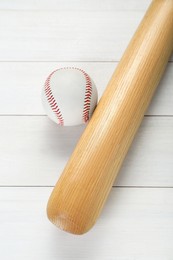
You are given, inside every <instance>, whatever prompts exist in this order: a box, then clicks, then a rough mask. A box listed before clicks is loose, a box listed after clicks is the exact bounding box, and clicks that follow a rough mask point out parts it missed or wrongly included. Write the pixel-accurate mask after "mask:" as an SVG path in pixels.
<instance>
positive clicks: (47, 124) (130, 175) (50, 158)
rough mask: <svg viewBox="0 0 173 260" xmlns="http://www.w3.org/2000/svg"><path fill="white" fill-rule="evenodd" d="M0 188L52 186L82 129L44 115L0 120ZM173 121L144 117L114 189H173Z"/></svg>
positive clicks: (9, 117)
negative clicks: (58, 124) (58, 123)
mask: <svg viewBox="0 0 173 260" xmlns="http://www.w3.org/2000/svg"><path fill="white" fill-rule="evenodd" d="M0 125H1V127H0V144H1V149H0V158H1V159H0V168H1V175H0V185H17V186H18V185H26V186H29V185H44V186H49V185H55V183H56V181H57V179H58V177H59V176H60V174H61V172H62V170H63V168H64V166H65V164H66V162H67V160H68V158H69V156H70V154H71V153H72V151H73V149H74V147H75V145H76V143H77V141H78V139H79V137H80V135H81V134H82V131H83V130H84V126H77V127H66V128H63V127H58V126H57V125H56V124H55V123H53V122H51V121H50V120H48V119H47V117H45V116H35V117H34V116H31V117H30V116H19V117H17V116H16V117H15V116H8V117H7V116H5V117H2V116H1V117H0ZM172 129H173V118H172V117H145V119H144V121H143V123H142V125H141V127H140V130H139V132H138V134H137V136H136V138H135V140H134V142H133V145H132V147H131V149H130V151H129V153H128V155H127V158H126V160H125V162H124V165H123V167H122V170H121V171H120V174H119V176H118V179H117V182H116V183H115V185H117V186H136V185H139V186H167V187H169V186H173V175H172V172H173V160H172V158H173V131H172Z"/></svg>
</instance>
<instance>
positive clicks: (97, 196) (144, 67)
mask: <svg viewBox="0 0 173 260" xmlns="http://www.w3.org/2000/svg"><path fill="white" fill-rule="evenodd" d="M172 50H173V0H154V1H153V2H152V3H151V5H150V7H149V9H148V11H147V12H146V15H145V16H144V18H143V20H142V22H141V23H140V25H139V27H138V29H137V31H136V33H135V35H134V37H133V38H132V40H131V41H130V44H129V45H128V47H127V49H126V51H125V53H124V55H123V57H122V59H121V61H120V63H119V65H118V67H117V68H116V70H115V72H114V73H113V76H112V78H111V80H110V81H109V83H108V86H107V88H106V90H105V92H104V94H103V96H102V98H101V100H100V102H99V104H98V106H97V108H96V110H95V112H94V114H93V116H92V118H91V120H90V122H89V124H88V126H87V127H86V129H85V131H84V133H83V135H82V136H81V138H80V140H79V142H78V144H77V146H76V148H75V150H74V152H73V154H72V156H71V158H70V160H69V161H68V163H67V165H66V167H65V169H64V172H63V174H62V175H61V177H60V179H59V181H58V182H57V184H56V186H55V188H54V190H53V192H52V194H51V196H50V199H49V202H48V207H47V214H48V217H49V219H50V220H51V221H52V222H53V223H54V224H55V225H56V226H58V227H60V228H61V229H63V230H66V231H68V232H71V233H74V234H83V233H85V232H87V231H88V230H89V229H90V228H91V227H92V226H93V225H94V223H95V222H96V220H97V218H98V216H99V214H100V212H101V210H102V208H103V205H104V203H105V201H106V199H107V197H108V194H109V192H110V190H111V187H112V185H113V182H114V180H115V177H116V176H117V173H118V171H119V169H120V166H121V165H122V162H123V160H124V158H125V155H126V154H127V151H128V148H129V146H130V144H131V143H132V140H133V138H134V136H135V133H136V131H137V129H138V127H139V125H140V123H141V121H142V118H143V116H144V113H145V111H146V109H147V107H148V105H149V103H150V101H151V98H152V96H153V94H154V91H155V89H156V86H157V85H158V83H159V81H160V79H161V76H162V75H163V72H164V70H165V68H166V64H167V62H168V60H169V57H170V55H171V53H172Z"/></svg>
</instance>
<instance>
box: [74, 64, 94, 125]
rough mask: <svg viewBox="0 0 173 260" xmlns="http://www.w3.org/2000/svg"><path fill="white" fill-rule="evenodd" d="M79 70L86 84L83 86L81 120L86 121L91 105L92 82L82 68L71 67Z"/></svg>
mask: <svg viewBox="0 0 173 260" xmlns="http://www.w3.org/2000/svg"><path fill="white" fill-rule="evenodd" d="M73 69H77V70H79V71H81V72H82V73H83V75H84V76H85V80H86V86H85V98H84V107H83V121H84V123H87V122H88V120H89V112H90V107H91V95H92V83H91V79H90V77H89V75H88V74H87V73H86V72H85V71H84V70H82V69H79V68H73Z"/></svg>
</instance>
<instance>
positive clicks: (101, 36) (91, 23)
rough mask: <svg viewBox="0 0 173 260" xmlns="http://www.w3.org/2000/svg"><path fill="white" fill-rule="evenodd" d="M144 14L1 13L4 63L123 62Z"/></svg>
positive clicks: (0, 50) (138, 12) (1, 49)
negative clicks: (122, 57)
mask: <svg viewBox="0 0 173 260" xmlns="http://www.w3.org/2000/svg"><path fill="white" fill-rule="evenodd" d="M143 15H144V11H130V12H123V11H115V12H104V11H102V12H78V11H76V12H70V11H69V12H56V11H39V12H37V11H0V24H1V29H0V34H1V45H0V61H58V60H61V61H119V60H120V57H121V56H122V53H123V52H124V50H125V48H126V46H127V44H128V42H129V40H130V39H131V37H132V35H133V34H134V32H135V30H136V28H137V26H138V24H139V22H140V21H141V19H142V17H143Z"/></svg>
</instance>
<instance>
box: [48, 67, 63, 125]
mask: <svg viewBox="0 0 173 260" xmlns="http://www.w3.org/2000/svg"><path fill="white" fill-rule="evenodd" d="M56 71H57V70H55V71H53V72H52V73H51V74H50V75H49V77H48V78H47V80H46V82H45V85H44V90H45V95H46V97H47V101H48V103H49V105H50V107H51V108H52V111H53V112H54V113H55V115H56V116H57V118H58V121H59V124H60V125H64V119H63V116H62V114H61V111H60V108H59V107H58V104H57V102H56V100H55V98H54V96H53V93H52V90H51V86H50V79H51V76H52V75H53V74H54V73H55V72H56Z"/></svg>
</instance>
